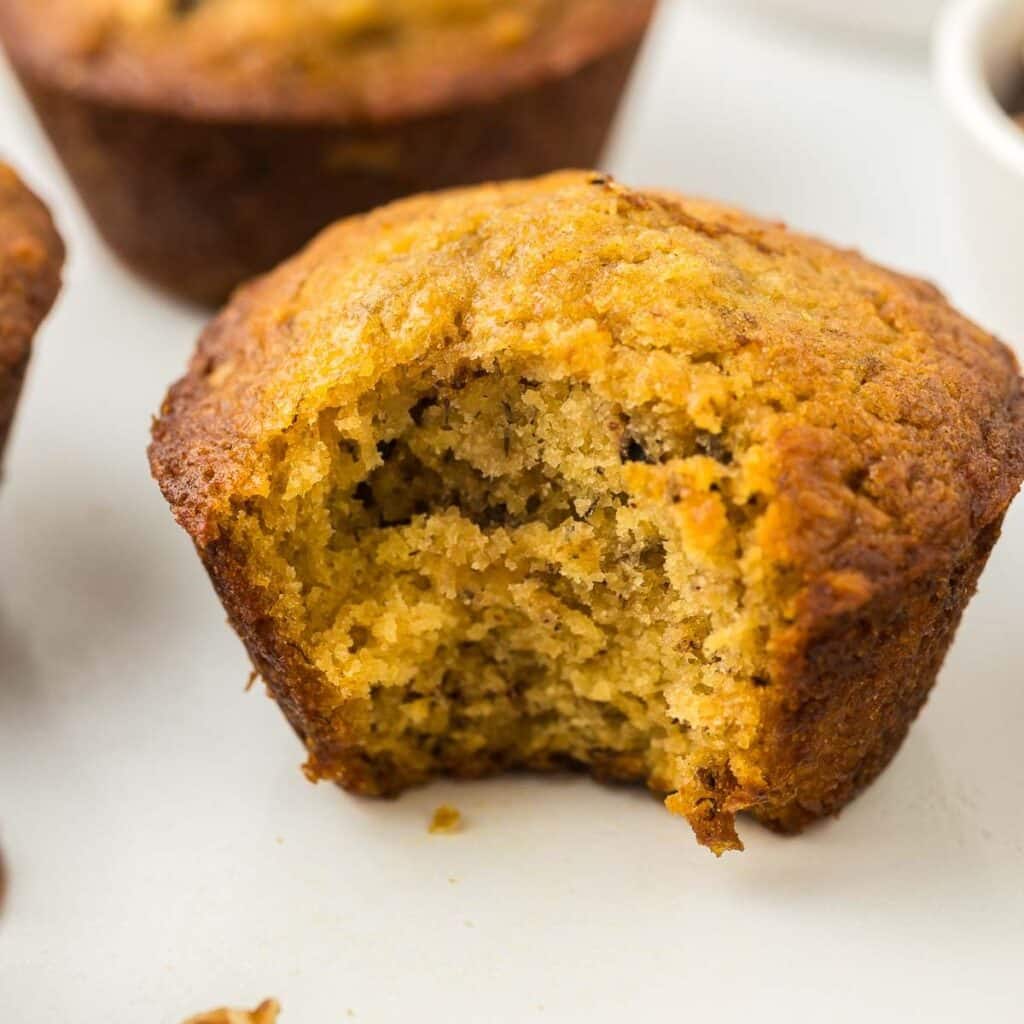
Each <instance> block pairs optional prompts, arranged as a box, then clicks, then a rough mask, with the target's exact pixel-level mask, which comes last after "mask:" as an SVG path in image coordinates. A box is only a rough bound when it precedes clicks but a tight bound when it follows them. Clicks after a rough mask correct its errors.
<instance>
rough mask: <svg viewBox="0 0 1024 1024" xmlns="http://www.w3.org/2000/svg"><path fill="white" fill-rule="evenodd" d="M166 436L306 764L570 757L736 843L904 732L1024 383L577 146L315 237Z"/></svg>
mask: <svg viewBox="0 0 1024 1024" xmlns="http://www.w3.org/2000/svg"><path fill="white" fill-rule="evenodd" d="M151 461H152V465H153V469H154V472H155V475H156V477H157V479H158V480H159V482H160V484H161V486H162V488H163V491H164V494H165V495H166V497H167V498H168V500H169V501H170V503H171V505H172V506H173V508H174V512H175V514H176V516H177V518H178V520H179V521H180V522H181V524H182V525H183V526H184V527H185V528H186V529H187V530H188V531H189V532H190V533H191V535H192V537H193V538H194V540H195V542H196V544H197V547H198V549H199V553H200V555H201V557H202V558H203V560H204V562H205V564H206V566H207V568H208V570H209V571H210V574H211V576H212V578H213V581H214V584H215V586H216V587H217V589H218V591H219V593H220V595H221V598H222V599H223V601H224V604H225V607H226V608H227V610H228V613H229V615H230V617H231V620H232V621H233V623H234V625H235V627H236V628H237V629H238V631H239V632H240V634H241V635H242V637H243V639H244V640H245V642H246V644H247V645H248V648H249V652H250V654H251V656H252V658H253V662H254V664H255V666H256V668H257V670H258V671H259V672H260V673H261V674H262V675H263V677H264V679H265V680H266V681H267V683H268V685H269V687H270V690H271V692H272V693H273V695H274V696H275V697H276V698H277V700H278V701H279V702H280V703H281V705H282V707H283V709H284V711H285V713H286V714H287V716H288V717H289V719H290V720H291V722H292V724H293V725H294V726H295V728H296V729H297V730H298V732H299V733H300V735H302V736H303V737H304V739H305V741H306V743H307V745H308V748H309V753H310V759H309V764H308V772H309V774H310V776H311V777H313V778H330V779H335V780H337V781H339V782H341V783H342V784H343V785H345V786H346V787H348V788H350V789H352V790H354V791H357V792H361V793H370V794H383V793H393V792H396V791H398V790H400V789H402V788H403V787H406V786H408V785H411V784H414V783H418V782H421V781H424V780H426V779H428V778H430V777H431V776H433V775H434V774H436V773H438V772H446V773H451V774H454V775H459V776H477V775H482V774H485V773H488V772H491V771H495V770H499V769H502V768H506V767H511V766H526V767H530V768H541V769H546V768H553V767H559V766H563V765H578V766H582V767H585V768H587V769H589V770H591V771H592V772H594V773H595V774H596V775H599V776H602V777H611V778H616V779H624V780H642V781H645V782H646V783H647V784H648V785H649V786H650V787H651V788H652V789H654V790H655V791H656V792H659V793H661V794H663V795H665V796H666V797H667V803H668V805H669V807H670V808H671V809H673V810H675V811H677V812H679V813H680V814H683V815H685V816H686V817H687V818H688V819H689V820H690V822H691V823H692V825H693V827H694V829H695V831H696V833H697V835H698V837H699V838H700V839H701V840H702V841H703V842H705V843H707V844H708V845H710V846H711V847H712V848H713V849H715V850H716V851H721V850H724V849H727V848H730V847H735V846H737V845H738V840H737V838H736V834H735V831H734V827H733V815H734V814H735V813H736V812H737V811H740V810H747V809H749V810H752V811H753V812H754V813H756V814H757V815H758V816H759V817H761V818H762V819H763V820H765V821H766V822H769V823H770V824H773V825H775V826H778V827H780V828H783V829H796V828H799V827H800V826H802V825H803V824H804V823H806V822H807V821H808V820H810V819H812V818H815V817H817V816H819V815H822V814H827V813H829V812H832V811H835V810H837V809H838V808H839V807H841V806H842V805H843V804H844V803H845V802H846V801H848V800H849V799H850V798H851V797H852V796H853V795H854V794H855V793H856V792H857V791H858V790H859V789H860V788H861V787H863V786H864V785H866V784H867V783H868V782H869V781H870V780H871V779H872V778H873V777H874V776H875V775H876V774H877V773H878V772H879V771H880V770H881V769H882V768H883V767H884V765H885V764H886V763H887V762H888V761H889V759H890V758H891V757H892V755H893V753H894V752H895V751H896V749H897V748H898V746H899V744H900V742H901V741H902V739H903V736H904V735H905V733H906V730H907V727H908V725H909V723H910V721H911V720H912V719H913V718H914V716H915V715H916V713H917V711H918V710H919V708H920V707H921V705H922V703H923V702H924V700H925V697H926V696H927V693H928V691H929V689H930V687H931V685H932V683H933V681H934V679H935V675H936V673H937V671H938V668H939V665H940V663H941V661H942V659H943V656H944V654H945V651H946V649H947V647H948V644H949V642H950V640H951V639H952V636H953V632H954V630H955V628H956V625H957V623H958V621H959V618H960V614H961V612H962V610H963V608H964V606H965V604H966V602H967V601H968V599H969V597H970V596H971V594H972V592H973V590H974V586H975V582H976V580H977V577H978V574H979V573H980V571H981V569H982V567H983V565H984V563H985V560H986V558H987V556H988V553H989V550H990V548H991V546H992V544H993V542H994V541H995V539H996V536H997V534H998V531H999V525H1000V522H1001V520H1002V517H1003V514H1004V512H1005V510H1006V508H1007V505H1008V504H1009V502H1010V500H1011V498H1012V496H1013V495H1014V493H1015V492H1016V490H1017V488H1018V486H1019V484H1020V481H1021V478H1022V475H1024V398H1022V394H1021V384H1020V380H1019V378H1018V373H1017V367H1016V365H1015V363H1014V360H1013V357H1012V355H1011V354H1010V353H1009V352H1008V350H1006V349H1005V348H1004V347H1003V346H1001V345H1000V344H999V343H998V342H996V341H995V340H993V339H992V338H991V337H990V336H988V335H987V334H985V333H984V332H983V331H981V330H979V329H978V328H976V327H974V326H973V325H972V324H970V323H969V322H967V321H966V320H964V319H963V318H962V317H960V316H959V315H958V314H956V313H955V312H954V311H953V310H952V309H950V308H949V306H948V305H947V304H946V303H945V302H944V300H943V299H942V297H941V296H940V295H939V293H938V292H936V291H935V289H933V288H931V287H930V286H928V285H926V284H923V283H921V282H918V281H914V280H911V279H908V278H905V277H901V276H899V275H896V274H894V273H891V272H889V271H886V270H883V269H880V268H878V267H875V266H873V265H871V264H870V263H867V262H866V261H864V260H863V259H861V258H860V257H858V256H856V255H854V254H851V253H846V252H840V251H837V250H835V249H832V248H830V247H829V246H827V245H825V244H822V243H820V242H817V241H813V240H811V239H808V238H805V237H802V236H799V235H796V234H793V233H790V232H788V231H786V230H785V229H784V228H783V227H781V226H777V225H772V224H768V223H764V222H761V221H758V220H755V219H753V218H751V217H747V216H745V215H743V214H741V213H738V212H735V211H732V210H728V209H725V208H721V207H718V206H715V205H711V204H708V203H703V202H695V201H689V200H684V199H681V198H678V197H674V196H669V195H660V194H654V193H643V192H635V191H631V190H629V189H626V188H623V187H621V186H619V185H617V184H615V183H614V182H612V181H610V180H608V179H607V178H605V177H602V176H600V175H587V174H582V173H567V174H563V175H556V176H552V177H548V178H543V179H539V180H537V181H533V182H520V183H511V184H507V185H503V186H492V187H484V188H478V189H474V190H466V191H457V192H453V193H448V194H444V195H440V196H434V197H422V198H417V199H413V200H408V201H406V202H403V203H399V204H397V205H394V206H392V207H389V208H386V209H383V210H381V211H378V212H376V213H374V214H372V215H370V216H368V217H363V218H356V219H353V220H349V221H347V222H345V223H342V224H340V225H338V226H336V227H334V228H333V229H331V230H329V231H327V232H325V233H324V234H323V235H322V236H321V237H320V238H319V239H318V240H317V241H316V242H315V243H313V245H311V246H310V247H309V248H308V249H307V250H306V251H305V252H304V253H303V254H301V255H300V256H298V257H297V258H296V259H294V260H293V261H291V262H289V263H288V264H286V265H285V266H284V267H282V268H281V269H280V270H278V271H277V272H275V273H274V274H272V275H269V276H268V277H267V278H265V279H263V280H261V281H259V282H257V283H256V284H254V285H251V286H250V287H249V288H247V289H246V290H244V291H243V292H241V293H240V294H239V295H238V296H237V297H236V298H235V300H234V302H233V303H232V304H231V305H230V306H229V307H228V309H227V310H226V311H225V312H224V313H223V314H222V315H221V316H220V317H219V318H218V319H217V320H216V321H215V322H214V323H213V325H212V326H211V327H210V328H209V329H208V330H207V332H206V333H205V335H204V336H203V338H202V340H201V342H200V346H199V351H198V353H197V354H196V356H195V358H194V360H193V362H192V365H191V368H190V370H189V373H188V375H187V376H186V377H185V379H184V380H183V381H181V382H180V383H179V384H177V385H176V386H175V387H174V388H173V390H172V391H171V393H170V395H169V397H168V399H167V400H166V403H165V405H164V408H163V412H162V416H161V419H160V420H159V421H158V422H157V423H156V425H155V428H154V442H153V446H152V449H151Z"/></svg>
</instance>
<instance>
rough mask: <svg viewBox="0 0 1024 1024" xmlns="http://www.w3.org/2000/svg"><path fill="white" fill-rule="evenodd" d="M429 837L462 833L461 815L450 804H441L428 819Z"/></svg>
mask: <svg viewBox="0 0 1024 1024" xmlns="http://www.w3.org/2000/svg"><path fill="white" fill-rule="evenodd" d="M429 831H430V834H431V835H450V834H451V833H452V832H461V831H462V813H461V812H460V811H459V810H458V808H456V807H452V806H451V805H450V804H441V806H440V807H438V808H437V810H435V811H434V816H433V817H432V818H431V819H430V828H429Z"/></svg>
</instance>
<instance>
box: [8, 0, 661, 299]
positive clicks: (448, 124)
mask: <svg viewBox="0 0 1024 1024" xmlns="http://www.w3.org/2000/svg"><path fill="white" fill-rule="evenodd" d="M654 2H655V0H332V2H324V0H191V2H188V3H182V2H180V0H141V2H140V0H46V2H42V3H41V2H39V0H0V37H2V39H3V42H4V44H5V45H6V47H7V50H8V53H9V55H10V57H11V59H12V62H13V64H14V66H15V68H16V70H17V71H18V73H19V75H20V77H21V80H22V82H23V84H24V86H25V88H26V90H27V92H28V94H29V96H30V98H31V99H32V101H33V103H34V105H35V108H36V110H37V112H38V114H39V116H40V118H41V119H42V122H43V124H44V126H45V127H46V128H47V130H48V131H49V134H50V136H51V138H52V139H53V142H54V144H55V146H56V148H57V150H58V152H59V153H60V154H61V155H62V157H63V159H64V162H65V164H66V166H67V169H68V171H69V173H70V175H71V178H72V179H73V181H74V182H75V184H76V186H77V187H78V189H79V191H80V192H81V194H82V197H83V199H84V201H85V203H86V205H87V206H88V208H89V210H90V211H91V213H92V215H93V217H94V219H95V221H96V223H97V226H98V227H99V229H100V231H101V232H102V233H103V234H104V235H105V237H106V239H107V241H108V242H109V243H110V244H111V246H112V247H113V248H114V249H115V250H116V251H117V252H119V253H120V254H121V256H122V257H123V258H124V259H125V260H126V261H127V262H128V263H129V264H131V265H133V266H134V267H135V268H136V269H138V270H139V271H141V272H142V273H143V274H145V275H147V276H148V277H149V278H151V279H152V280H154V281H156V282H159V283H160V284H162V285H164V286H166V287H167V288H169V289H171V290H173V291H175V292H177V293H179V294H181V295H183V296H186V297H189V298H191V299H193V300H197V301H199V302H203V303H210V302H217V301H220V300H221V299H223V298H224V297H225V296H226V294H227V293H228V292H229V291H230V290H231V289H232V288H233V287H234V286H235V285H237V284H238V283H239V282H240V281H242V280H244V279H246V278H248V277H251V276H252V275H254V274H255V273H257V272H262V271H265V270H268V269H270V268H271V267H273V266H274V265H276V264H277V263H279V262H280V261H281V260H282V259H284V258H285V257H287V256H290V255H292V254H293V253H294V252H295V251H296V249H298V248H299V247H300V246H301V245H302V244H304V243H305V242H307V241H308V240H309V239H310V238H311V237H312V236H313V235H314V234H315V233H316V232H317V231H319V230H320V229H321V228H323V227H325V226H326V225H327V224H330V223H331V222H332V221H334V220H336V219H338V218H339V217H343V216H347V215H349V214H353V213H357V212H361V211H364V210H368V209H372V208H373V207H375V206H378V205H380V204H382V203H384V202H388V201H390V200H392V199H396V198H398V197H400V196H404V195H409V194H411V193H415V192H420V191H425V190H428V189H436V188H444V187H449V186H453V185H465V184H471V183H474V182H480V181H487V180H490V179H501V178H510V177H522V176H525V175H531V174H540V173H543V172H545V171H552V170H556V169H558V168H561V167H566V166H589V165H590V164H592V163H595V162H596V161H597V160H598V158H599V155H600V151H601V149H602V146H603V144H604V141H605V138H606V135H607V133H608V130H609V127H610V124H611V122H612V119H613V116H614V114H615V111H616V108H617V106H618V102H619V98H620V96H621V93H622V91H623V88H624V86H625V84H626V81H627V78H628V75H629V72H630V69H631V66H632V64H633V61H634V57H635V55H636V52H637V48H638V46H639V44H640V41H641V38H642V36H643V34H644V31H645V29H646V27H647V24H648V21H649V19H650V16H651V12H652V9H653V6H654Z"/></svg>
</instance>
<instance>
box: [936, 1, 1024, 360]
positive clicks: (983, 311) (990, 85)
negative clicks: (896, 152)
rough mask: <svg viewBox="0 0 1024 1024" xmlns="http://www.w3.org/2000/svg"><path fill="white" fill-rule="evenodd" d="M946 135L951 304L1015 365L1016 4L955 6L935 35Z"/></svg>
mask: <svg viewBox="0 0 1024 1024" xmlns="http://www.w3.org/2000/svg"><path fill="white" fill-rule="evenodd" d="M934 62H935V77H936V83H937V86H938V90H939V93H940V96H941V98H942V103H943V106H944V108H945V113H946V120H947V130H948V134H949V168H948V171H949V173H948V180H947V196H946V198H947V200H948V209H947V211H946V212H947V213H948V216H949V227H950V236H949V243H950V261H951V263H950V271H951V275H952V276H951V285H952V288H951V291H952V297H953V299H954V300H955V301H956V302H957V304H958V305H960V306H961V307H962V308H963V309H964V311H965V312H967V313H969V314H970V315H971V316H973V317H974V318H975V319H977V320H979V321H980V322H981V323H982V324H984V326H986V327H988V328H989V329H990V330H992V331H994V332H995V333H996V334H999V335H1000V336H1001V337H1002V338H1003V340H1005V341H1006V342H1008V343H1009V344H1010V345H1012V346H1013V347H1014V348H1015V350H1016V352H1017V355H1018V357H1019V358H1022V360H1024V130H1021V128H1019V127H1018V126H1017V125H1015V124H1014V123H1013V121H1012V120H1011V119H1010V117H1009V115H1008V113H1007V111H1006V108H1005V104H1006V103H1007V102H1008V101H1009V100H1011V99H1012V98H1014V94H1015V93H1016V95H1018V96H1019V95H1020V90H1021V88H1022V85H1024V0H955V2H954V3H952V4H951V5H950V6H949V8H948V9H947V10H946V11H945V12H944V14H943V16H942V18H941V19H940V21H939V24H938V26H937V28H936V33H935V47H934Z"/></svg>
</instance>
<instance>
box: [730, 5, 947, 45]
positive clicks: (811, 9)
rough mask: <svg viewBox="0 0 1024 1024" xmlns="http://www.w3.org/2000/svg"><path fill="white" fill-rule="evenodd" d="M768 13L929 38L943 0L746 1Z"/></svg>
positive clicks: (858, 29) (903, 36)
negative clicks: (929, 31) (776, 12)
mask: <svg viewBox="0 0 1024 1024" xmlns="http://www.w3.org/2000/svg"><path fill="white" fill-rule="evenodd" d="M744 2H746V3H749V4H751V5H753V6H756V7H757V8H758V10H759V11H761V12H762V13H764V14H769V15H770V14H771V13H772V12H773V11H778V12H780V13H782V14H785V15H795V16H796V17H799V18H801V19H803V20H804V21H807V22H809V23H818V24H821V25H827V26H829V27H831V28H837V29H841V30H842V31H844V32H853V33H856V34H864V33H877V34H885V35H889V36H894V37H896V38H900V39H906V40H921V39H924V38H926V37H927V35H928V30H929V28H931V25H932V22H933V20H934V18H935V15H936V14H937V13H938V11H939V9H940V8H941V6H942V0H744Z"/></svg>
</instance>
